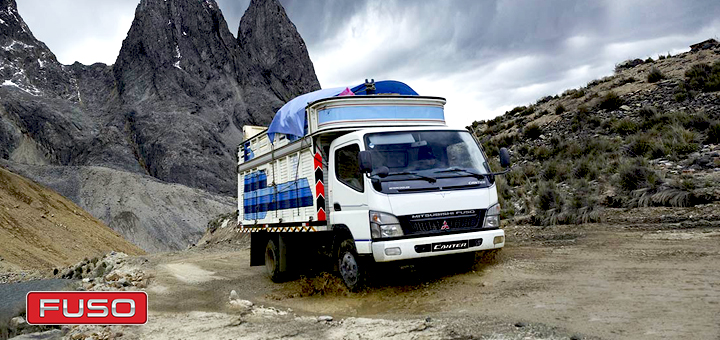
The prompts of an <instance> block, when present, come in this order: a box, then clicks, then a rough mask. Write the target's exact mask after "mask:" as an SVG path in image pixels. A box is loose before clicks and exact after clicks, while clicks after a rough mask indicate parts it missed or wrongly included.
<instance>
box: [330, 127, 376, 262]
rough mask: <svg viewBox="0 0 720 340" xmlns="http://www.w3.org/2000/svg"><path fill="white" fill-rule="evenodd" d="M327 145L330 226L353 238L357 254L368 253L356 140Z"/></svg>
mask: <svg viewBox="0 0 720 340" xmlns="http://www.w3.org/2000/svg"><path fill="white" fill-rule="evenodd" d="M336 142H337V144H336V145H335V143H333V144H334V145H333V146H331V148H330V149H331V150H332V161H331V162H330V174H331V176H329V177H330V178H331V179H330V200H331V201H330V203H331V204H330V207H331V214H330V223H331V224H332V225H333V228H337V227H342V226H346V227H347V228H348V229H349V230H350V232H351V233H352V235H353V237H354V238H355V243H356V248H357V250H358V253H367V252H370V251H371V250H370V248H369V243H370V222H369V219H368V218H369V217H368V203H367V195H366V191H367V190H368V188H367V187H366V185H365V177H364V175H363V174H362V172H361V171H360V161H359V154H360V144H359V141H357V140H351V141H345V142H342V141H336Z"/></svg>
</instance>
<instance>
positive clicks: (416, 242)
mask: <svg viewBox="0 0 720 340" xmlns="http://www.w3.org/2000/svg"><path fill="white" fill-rule="evenodd" d="M497 236H502V242H500V243H497V244H495V242H494V240H495V237H497ZM478 239H482V243H481V244H479V245H475V244H476V243H477V242H470V243H469V244H468V247H467V248H463V249H452V250H441V251H434V250H433V249H432V248H433V245H434V244H438V243H447V242H457V241H463V240H467V241H470V240H473V241H475V240H478ZM416 246H419V248H425V249H428V247H429V249H430V250H429V251H424V252H417V251H416V249H418V248H416ZM503 246H505V231H504V230H502V229H493V230H483V231H476V232H471V233H462V234H452V235H443V236H428V237H419V238H410V239H403V240H394V241H380V242H373V243H372V253H373V257H374V258H375V262H390V261H398V260H408V259H417V258H422V257H430V256H438V255H447V254H459V253H466V252H472V251H480V250H488V249H497V248H502V247H503ZM391 248H399V249H400V254H398V255H387V253H386V249H391ZM393 251H394V252H397V251H396V249H393ZM393 251H390V253H393Z"/></svg>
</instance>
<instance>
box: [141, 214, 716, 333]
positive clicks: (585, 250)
mask: <svg viewBox="0 0 720 340" xmlns="http://www.w3.org/2000/svg"><path fill="white" fill-rule="evenodd" d="M506 232H507V235H508V242H507V246H506V248H505V249H504V251H503V252H502V254H501V256H500V258H499V259H498V261H497V262H495V263H492V264H481V265H478V266H476V267H475V268H474V270H473V271H470V272H464V273H457V272H455V271H454V270H452V269H439V268H440V267H447V266H438V265H437V264H426V265H424V266H423V265H421V266H416V267H402V268H397V267H395V268H394V270H388V271H385V272H384V273H386V275H387V276H386V277H385V278H383V279H380V280H376V281H375V282H373V283H371V287H370V288H368V289H367V290H366V291H364V292H361V293H347V292H345V291H344V289H343V288H342V287H341V286H340V285H339V284H338V282H337V281H336V280H335V279H333V278H332V277H327V276H319V277H315V278H311V279H304V280H302V279H301V280H295V281H292V282H287V283H284V284H274V283H272V282H270V281H269V279H267V278H266V277H265V273H264V268H263V267H248V262H249V260H248V256H249V251H248V250H247V249H241V250H233V249H229V248H228V247H224V248H223V247H216V248H212V249H204V250H193V251H188V252H181V253H172V254H167V253H166V254H156V255H152V256H149V257H147V259H148V260H149V261H148V262H146V263H145V264H143V267H144V268H146V270H147V271H148V272H150V273H152V274H153V275H154V276H155V278H154V280H153V283H152V284H151V286H150V287H149V289H148V292H149V294H150V302H151V308H152V310H153V311H154V312H155V313H158V315H167V314H168V313H171V314H174V313H186V312H192V311H205V312H224V313H230V314H232V313H233V310H232V308H230V307H229V306H228V304H227V301H228V295H229V292H230V291H231V290H233V289H234V290H236V291H237V292H238V294H239V295H240V298H243V299H247V300H251V301H253V302H254V303H255V304H257V305H265V306H273V307H276V308H278V309H280V310H287V309H288V308H289V309H291V310H292V311H293V312H294V313H296V314H298V315H304V316H318V315H332V316H334V317H335V319H336V320H337V319H342V318H348V317H365V318H376V319H391V320H425V319H426V318H428V317H429V318H431V319H432V320H433V322H434V325H435V327H436V330H437V329H440V328H439V327H442V329H443V331H442V332H441V334H442V336H441V337H447V338H453V337H468V336H473V337H483V336H485V337H489V338H492V337H500V338H523V337H525V336H528V334H529V336H531V338H569V337H572V336H576V337H581V338H595V337H598V338H608V339H614V338H624V339H666V338H667V339H682V338H689V337H692V338H696V339H718V338H719V337H720V270H719V269H720V229H718V228H717V226H715V223H714V222H713V223H710V224H703V223H702V222H701V223H695V224H693V225H692V226H691V227H689V228H688V227H687V226H685V227H682V226H681V225H679V224H666V225H650V224H643V225H603V224H596V225H582V226H556V227H548V228H545V229H541V228H538V227H509V228H507V229H506ZM150 322H151V323H152V319H151V321H150ZM516 324H517V325H518V326H522V327H517V326H515V325H516ZM298 334H303V333H298ZM238 335H239V334H238ZM310 335H311V333H305V337H309V336H310ZM299 337H300V338H302V337H303V336H302V335H299Z"/></svg>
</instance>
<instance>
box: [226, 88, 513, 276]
mask: <svg viewBox="0 0 720 340" xmlns="http://www.w3.org/2000/svg"><path fill="white" fill-rule="evenodd" d="M368 92H369V91H368ZM444 104H445V99H443V98H438V97H425V96H403V95H357V96H342V97H331V98H326V99H322V100H317V101H315V102H312V103H309V104H308V105H307V107H306V108H305V110H303V114H305V115H306V116H305V119H306V122H307V126H306V130H307V131H306V133H305V135H304V136H297V137H293V136H290V135H285V134H281V133H276V134H274V135H273V137H272V138H273V140H272V141H271V139H270V137H269V135H268V133H267V132H266V131H264V130H259V129H258V128H257V127H249V126H248V127H245V129H244V130H245V133H246V134H252V133H256V134H255V135H254V136H247V138H246V140H245V141H244V142H243V143H241V144H240V147H239V148H238V159H239V161H238V167H237V170H238V210H239V214H238V223H239V224H241V225H242V229H241V230H242V231H243V232H249V233H252V234H251V261H250V262H251V263H250V264H251V266H256V265H263V264H264V265H265V266H266V268H267V271H268V275H269V276H270V278H271V279H272V280H273V281H275V282H277V281H279V280H282V279H283V278H284V276H285V274H286V273H287V272H289V271H290V270H291V269H292V268H293V267H294V266H298V265H307V264H308V263H310V262H312V261H319V257H318V256H323V255H325V256H330V257H332V258H333V259H334V260H335V263H334V264H335V266H336V267H335V269H336V270H337V273H338V274H339V276H340V277H341V278H342V280H343V281H344V282H345V284H346V285H347V286H348V287H349V288H351V289H354V288H356V287H358V286H360V285H361V284H362V283H363V281H364V280H365V276H366V273H367V271H366V269H367V268H368V267H369V266H372V264H373V263H375V262H390V261H401V260H409V259H417V258H424V257H430V256H440V255H448V254H458V253H470V254H474V253H475V252H480V251H489V250H496V249H499V248H502V247H503V246H504V244H505V234H504V231H503V230H502V229H500V216H499V215H500V206H499V205H498V194H497V190H496V187H495V178H494V176H496V175H498V174H500V173H492V171H491V169H490V166H489V164H488V161H487V157H486V155H485V153H484V152H483V151H482V148H481V147H480V145H479V144H478V143H477V141H476V140H475V139H474V137H473V136H472V135H471V134H470V133H469V132H468V131H466V130H463V129H456V128H450V127H447V126H446V125H445V121H444V111H443V108H444ZM258 131H260V132H259V133H258ZM500 154H501V156H500V158H501V165H502V166H503V167H508V166H509V165H510V161H509V155H508V153H507V150H504V149H503V150H501V152H500Z"/></svg>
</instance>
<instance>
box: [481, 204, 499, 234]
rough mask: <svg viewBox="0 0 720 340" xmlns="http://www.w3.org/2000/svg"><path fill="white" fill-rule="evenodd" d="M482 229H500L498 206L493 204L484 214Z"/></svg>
mask: <svg viewBox="0 0 720 340" xmlns="http://www.w3.org/2000/svg"><path fill="white" fill-rule="evenodd" d="M483 228H488V229H490V228H500V204H495V205H493V206H491V207H490V208H488V210H487V211H486V212H485V223H484V224H483Z"/></svg>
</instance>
